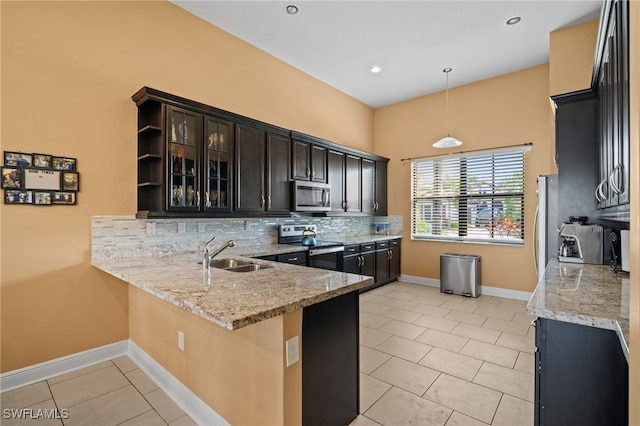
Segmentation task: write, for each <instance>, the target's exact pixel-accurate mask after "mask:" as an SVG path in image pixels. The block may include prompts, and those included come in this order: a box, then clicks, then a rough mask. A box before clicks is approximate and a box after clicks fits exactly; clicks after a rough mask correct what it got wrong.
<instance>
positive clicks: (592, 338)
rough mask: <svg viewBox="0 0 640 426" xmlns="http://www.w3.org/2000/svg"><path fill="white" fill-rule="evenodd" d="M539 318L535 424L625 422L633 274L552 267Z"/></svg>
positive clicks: (539, 298)
mask: <svg viewBox="0 0 640 426" xmlns="http://www.w3.org/2000/svg"><path fill="white" fill-rule="evenodd" d="M527 308H528V311H529V313H531V314H532V315H536V316H537V317H538V319H537V320H536V321H535V325H536V359H535V374H536V381H535V383H536V389H535V406H534V410H535V411H534V412H535V418H536V420H535V424H536V425H544V424H568V423H571V424H581V425H601V424H609V425H626V424H627V423H628V422H627V419H628V417H627V415H628V414H627V413H628V363H627V358H628V353H629V349H628V341H629V274H628V273H624V272H620V273H617V274H616V273H613V272H612V271H611V268H610V267H609V265H587V264H575V263H562V262H558V261H557V259H553V260H551V261H550V262H549V264H548V265H547V268H546V270H545V272H544V275H543V276H542V277H541V279H540V281H539V283H538V285H537V287H536V289H535V292H534V293H533V295H532V296H531V300H530V301H529V304H528V306H527Z"/></svg>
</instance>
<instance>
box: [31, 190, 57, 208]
mask: <svg viewBox="0 0 640 426" xmlns="http://www.w3.org/2000/svg"><path fill="white" fill-rule="evenodd" d="M51 194H52V193H51V192H50V191H33V204H35V205H37V206H50V205H51V204H52V199H53V197H52V196H51Z"/></svg>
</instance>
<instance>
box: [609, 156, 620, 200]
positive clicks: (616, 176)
mask: <svg viewBox="0 0 640 426" xmlns="http://www.w3.org/2000/svg"><path fill="white" fill-rule="evenodd" d="M621 171H622V164H620V163H618V164H617V165H616V166H615V167H614V168H613V170H612V171H611V174H610V175H609V185H610V186H611V189H612V190H613V193H614V194H619V193H620V192H622V190H621V188H620V184H619V182H620V173H621Z"/></svg>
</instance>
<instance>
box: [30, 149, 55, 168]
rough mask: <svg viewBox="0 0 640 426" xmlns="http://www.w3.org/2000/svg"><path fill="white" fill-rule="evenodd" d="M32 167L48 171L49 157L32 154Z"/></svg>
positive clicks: (49, 165) (49, 166) (47, 155)
mask: <svg viewBox="0 0 640 426" xmlns="http://www.w3.org/2000/svg"><path fill="white" fill-rule="evenodd" d="M33 167H37V168H39V169H50V168H51V155H49V154H36V153H35V152H34V153H33Z"/></svg>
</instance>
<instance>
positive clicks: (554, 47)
mask: <svg viewBox="0 0 640 426" xmlns="http://www.w3.org/2000/svg"><path fill="white" fill-rule="evenodd" d="M598 25H600V21H599V20H598V19H596V20H593V21H589V22H585V23H582V24H578V25H574V26H572V27H568V28H563V29H561V30H557V31H552V32H551V33H549V75H550V77H549V95H560V94H563V93H570V92H575V91H577V90H585V89H589V88H590V87H591V75H592V74H593V59H594V57H595V50H596V39H597V37H598Z"/></svg>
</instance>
